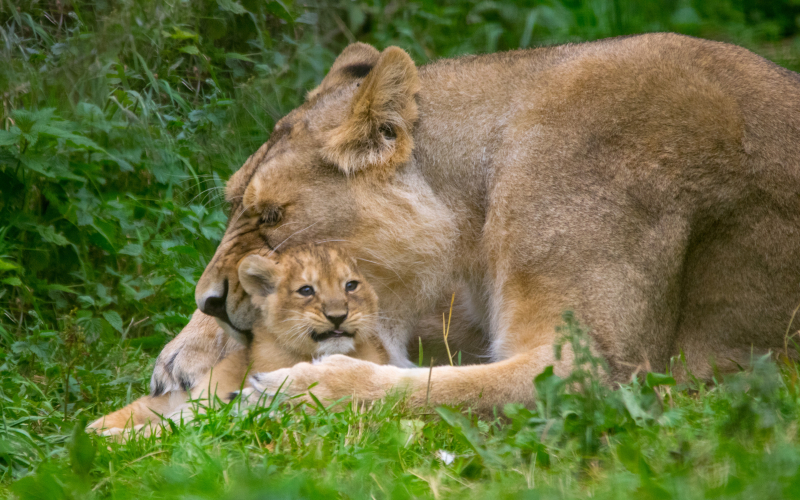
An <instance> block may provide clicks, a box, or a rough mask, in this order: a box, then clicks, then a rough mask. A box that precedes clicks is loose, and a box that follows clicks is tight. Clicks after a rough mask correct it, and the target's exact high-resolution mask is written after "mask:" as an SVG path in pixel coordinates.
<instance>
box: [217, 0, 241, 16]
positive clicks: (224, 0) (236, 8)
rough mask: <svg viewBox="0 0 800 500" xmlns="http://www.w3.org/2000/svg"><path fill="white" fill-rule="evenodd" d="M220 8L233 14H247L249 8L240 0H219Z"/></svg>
mask: <svg viewBox="0 0 800 500" xmlns="http://www.w3.org/2000/svg"><path fill="white" fill-rule="evenodd" d="M217 5H219V8H220V9H222V10H224V11H226V12H230V13H232V14H237V15H238V14H246V13H247V10H246V9H245V8H244V7H242V5H241V4H240V3H239V2H234V1H233V0H217Z"/></svg>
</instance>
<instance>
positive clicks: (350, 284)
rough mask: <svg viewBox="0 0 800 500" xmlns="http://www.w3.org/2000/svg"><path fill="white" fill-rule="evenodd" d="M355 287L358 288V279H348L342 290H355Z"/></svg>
mask: <svg viewBox="0 0 800 500" xmlns="http://www.w3.org/2000/svg"><path fill="white" fill-rule="evenodd" d="M356 288H358V281H348V282H347V284H345V285H344V290H345V291H346V292H355V291H356Z"/></svg>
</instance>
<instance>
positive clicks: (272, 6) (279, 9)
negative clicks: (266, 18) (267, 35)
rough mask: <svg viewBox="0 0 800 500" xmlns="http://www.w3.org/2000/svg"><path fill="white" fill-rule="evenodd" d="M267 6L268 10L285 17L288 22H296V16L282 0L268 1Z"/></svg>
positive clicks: (281, 17)
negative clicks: (293, 15)
mask: <svg viewBox="0 0 800 500" xmlns="http://www.w3.org/2000/svg"><path fill="white" fill-rule="evenodd" d="M266 8H267V12H269V13H270V14H272V15H273V16H275V17H277V18H280V19H283V20H284V21H286V22H287V23H293V22H294V18H293V17H292V15H291V14H289V9H287V8H286V6H285V5H283V2H281V1H280V0H272V1H271V2H269V3H267V6H266Z"/></svg>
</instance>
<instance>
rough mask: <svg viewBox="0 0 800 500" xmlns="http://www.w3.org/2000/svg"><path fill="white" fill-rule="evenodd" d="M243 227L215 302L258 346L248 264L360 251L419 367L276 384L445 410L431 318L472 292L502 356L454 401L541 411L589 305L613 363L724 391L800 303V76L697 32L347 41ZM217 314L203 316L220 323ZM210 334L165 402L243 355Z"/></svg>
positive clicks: (235, 186)
mask: <svg viewBox="0 0 800 500" xmlns="http://www.w3.org/2000/svg"><path fill="white" fill-rule="evenodd" d="M226 194H227V199H228V201H229V203H230V209H231V211H230V214H231V217H230V223H229V226H228V229H227V231H226V233H225V235H224V237H223V240H222V242H221V243H220V245H219V247H218V249H217V252H216V254H215V256H214V258H213V260H212V261H211V262H210V263H209V265H208V266H207V268H206V270H205V272H204V274H203V276H202V278H201V280H200V281H199V283H198V285H197V290H196V300H197V305H198V308H199V309H200V310H201V311H202V312H203V313H205V314H207V315H210V316H213V317H215V318H216V320H217V323H218V324H219V325H220V326H221V328H222V329H224V330H225V331H226V332H228V333H229V334H230V335H235V336H239V337H247V336H249V335H250V333H249V332H250V331H251V329H252V327H253V324H254V320H255V318H256V308H254V307H253V306H252V305H251V302H250V301H249V300H248V299H247V290H246V288H245V287H243V286H242V284H241V282H240V280H239V277H238V274H237V263H238V262H239V261H240V260H241V259H242V258H243V257H244V256H246V255H249V254H251V253H253V252H258V251H259V250H260V249H261V248H264V247H269V248H279V247H280V246H281V245H282V244H284V242H287V241H288V242H290V243H298V242H307V241H326V240H330V239H334V240H344V241H346V242H347V243H348V244H349V246H350V247H351V248H352V249H353V251H354V252H355V255H356V256H357V258H359V259H360V264H361V265H362V269H363V272H364V274H365V275H366V277H367V279H368V280H369V281H370V282H372V283H375V284H376V291H377V293H378V295H379V297H380V303H381V317H380V320H379V322H380V324H379V334H380V336H381V338H382V340H383V342H385V344H386V346H387V349H388V356H389V360H390V361H391V363H392V364H393V365H396V366H378V365H376V364H373V363H369V362H366V361H354V360H350V359H343V358H339V357H330V358H328V359H327V360H326V361H324V362H322V363H319V364H315V365H307V364H301V365H297V366H295V367H292V368H285V369H281V370H277V371H275V372H272V373H269V374H266V375H263V376H261V377H259V381H260V382H259V384H260V387H261V388H263V389H264V390H266V391H268V392H271V391H274V390H275V389H276V388H277V386H278V385H279V384H280V383H281V382H282V381H283V380H284V379H285V378H286V377H287V376H288V377H289V379H291V380H293V381H294V384H293V385H292V388H291V391H292V392H295V393H302V392H303V391H304V390H305V387H306V386H307V385H308V384H310V383H312V382H319V385H318V386H316V389H315V394H317V395H319V394H322V393H324V394H326V395H327V396H328V397H333V398H336V397H340V396H344V395H350V394H355V395H356V396H358V397H359V398H366V399H372V398H380V397H381V396H382V395H383V394H384V393H385V391H386V390H387V388H389V387H393V386H401V387H405V388H407V390H408V391H409V392H410V395H411V399H412V401H415V402H421V401H424V399H425V396H426V389H427V388H428V371H427V370H421V369H413V368H401V367H404V366H408V360H407V355H406V345H407V344H408V342H409V340H410V338H409V337H410V336H411V335H412V333H411V332H413V331H414V329H415V326H416V325H417V323H418V322H419V321H420V318H421V317H423V316H425V315H426V314H428V313H429V312H430V309H431V307H432V305H433V304H436V303H438V302H440V301H441V299H442V297H448V298H449V296H450V294H451V293H452V291H453V290H455V289H456V288H458V289H460V290H463V293H461V294H460V296H459V302H460V303H461V304H462V306H464V308H465V309H467V310H469V311H470V318H471V321H472V325H471V326H472V327H473V328H471V329H469V331H476V332H479V333H478V335H484V336H485V337H486V338H487V339H488V341H489V343H490V356H491V361H493V362H492V363H488V364H484V365H476V366H464V367H458V366H456V367H451V366H442V367H437V368H434V369H433V372H432V374H431V378H430V380H431V384H430V394H429V396H430V401H431V402H432V403H467V404H469V405H472V406H473V407H476V408H479V409H490V408H492V407H493V406H495V405H502V404H504V403H508V402H512V401H518V402H523V403H531V402H532V401H533V398H534V395H533V390H532V379H533V378H534V376H535V375H536V374H537V373H539V372H540V371H541V370H542V369H543V368H544V367H546V366H547V365H551V364H554V365H555V369H556V373H564V372H565V371H566V370H568V369H569V367H570V364H571V355H570V352H569V351H566V352H564V356H563V358H562V359H560V360H556V359H555V357H554V350H553V347H552V344H553V342H554V339H555V335H556V334H555V328H556V326H557V325H559V323H560V322H561V317H562V313H563V311H565V310H567V309H572V310H574V311H575V313H576V314H577V316H578V318H579V319H580V321H581V322H582V323H583V324H584V325H587V326H588V327H589V328H590V335H591V338H592V339H593V342H594V348H595V349H596V351H597V352H598V353H599V354H601V355H603V356H604V357H605V358H606V359H607V361H608V366H609V370H608V373H607V377H608V380H609V381H615V380H620V379H625V378H627V377H629V376H630V374H631V373H632V372H633V371H634V370H636V369H637V367H644V368H648V367H652V368H653V369H657V370H664V369H665V368H666V367H667V365H668V363H669V361H670V359H671V357H672V356H675V355H677V354H679V353H683V354H684V355H685V360H686V368H688V369H689V370H691V371H692V372H693V373H694V374H695V375H697V376H699V377H709V376H711V374H712V367H714V366H715V367H716V368H718V369H719V370H722V371H725V370H731V369H735V367H736V366H738V365H739V364H744V363H746V362H747V361H748V360H749V359H750V356H751V355H752V353H760V352H765V351H767V350H769V349H775V348H782V347H783V336H784V332H785V331H786V328H787V325H788V324H789V321H790V317H791V314H792V311H793V309H794V307H795V306H796V305H797V303H798V301H800V77H799V76H798V74H796V73H793V72H791V71H788V70H785V69H783V68H780V67H778V66H776V65H775V64H773V63H771V62H769V61H767V60H765V59H763V58H761V57H759V56H757V55H755V54H753V53H751V52H749V51H747V50H745V49H743V48H740V47H736V46H733V45H728V44H725V43H718V42H711V41H705V40H699V39H695V38H690V37H686V36H680V35H674V34H647V35H641V36H633V37H626V38H616V39H609V40H601V41H597V42H591V43H584V44H574V45H573V44H570V45H564V46H558V47H548V48H539V49H533V50H524V51H515V52H509V53H503V54H492V55H485V56H469V57H461V58H458V59H446V60H440V61H436V62H433V63H431V64H428V65H425V66H422V67H419V68H418V67H416V66H415V64H414V62H413V61H412V60H411V58H410V57H409V56H408V55H407V54H406V53H405V52H404V51H403V50H401V49H399V48H397V47H389V48H387V49H385V50H383V51H382V52H379V51H378V50H376V49H374V48H372V47H371V46H368V45H364V44H361V43H357V44H353V45H350V46H349V47H347V48H346V49H345V50H344V51H343V52H342V54H341V55H340V56H339V58H338V59H337V60H336V61H335V63H334V64H333V67H332V68H331V70H330V72H329V73H328V75H327V76H326V77H325V78H324V80H323V81H322V83H321V84H320V86H319V87H317V88H316V89H314V90H312V91H311V92H309V93H308V96H307V98H306V101H305V103H304V104H303V105H301V106H300V107H299V108H297V109H296V110H294V111H292V112H291V113H289V114H288V115H287V116H286V117H284V118H283V119H281V120H280V121H279V122H278V123H277V124H276V126H275V129H274V131H273V133H272V135H271V137H270V138H269V141H268V142H267V143H266V144H265V145H264V146H262V147H261V148H260V149H259V150H258V151H257V152H256V153H255V154H254V155H253V156H251V157H250V159H248V161H247V162H246V163H245V165H244V166H243V167H242V168H241V169H240V170H239V171H238V172H237V173H236V174H234V175H233V176H232V177H231V179H230V181H229V182H228V186H227V193H226ZM199 314H200V313H198V315H199ZM221 332H222V330H220V329H219V328H217V327H216V326H214V325H213V324H210V323H202V322H201V321H199V320H198V321H197V322H193V323H192V324H190V325H189V326H187V328H186V329H185V330H184V331H183V333H181V335H180V336H178V337H177V338H176V339H175V340H173V341H172V342H171V343H170V344H169V345H168V346H167V347H166V348H165V349H164V351H163V352H162V354H161V356H160V358H159V361H158V364H157V368H156V370H155V373H154V375H153V381H152V388H153V392H154V393H155V394H159V393H161V392H163V391H165V390H171V389H174V388H177V387H179V386H180V384H181V381H183V382H184V383H188V384H194V383H196V381H198V380H199V379H200V374H201V373H203V372H204V371H205V370H207V369H208V367H209V366H210V365H211V364H213V360H215V359H216V358H217V356H218V355H219V353H220V351H221V350H224V348H225V347H224V342H223V341H222V340H221V339H224V338H225V337H224V335H223V334H222V333H221Z"/></svg>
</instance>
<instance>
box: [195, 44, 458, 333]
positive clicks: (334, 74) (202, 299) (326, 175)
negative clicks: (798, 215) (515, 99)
mask: <svg viewBox="0 0 800 500" xmlns="http://www.w3.org/2000/svg"><path fill="white" fill-rule="evenodd" d="M419 87H420V86H419V78H418V73H417V68H416V66H415V65H414V62H413V61H412V60H411V58H410V57H409V56H408V54H406V53H405V52H404V51H403V50H401V49H399V48H397V47H389V48H387V49H386V50H384V51H383V52H379V51H377V50H376V49H374V48H373V47H371V46H369V45H365V44H360V43H357V44H353V45H350V46H349V47H347V48H346V49H345V50H344V52H343V53H342V54H341V55H340V56H339V58H338V59H337V60H336V62H335V63H334V65H333V67H332V68H331V70H330V72H329V73H328V75H327V76H326V77H325V79H324V80H323V81H322V83H321V84H320V86H319V87H318V88H316V89H314V90H313V91H311V92H309V94H308V96H307V99H306V101H305V103H304V104H303V105H302V106H300V107H299V108H297V109H295V110H294V111H292V112H291V113H289V114H288V115H287V116H286V117H284V118H283V119H281V120H280V121H279V122H278V123H277V124H276V126H275V130H274V131H273V133H272V135H271V137H270V139H269V142H267V143H266V144H265V145H264V146H262V147H261V148H260V149H259V150H258V152H256V153H255V154H254V155H253V156H251V157H250V158H249V159H248V161H247V162H246V163H245V165H244V166H243V167H242V168H241V169H240V170H239V171H238V172H237V173H236V174H234V175H233V176H232V177H231V179H230V181H229V182H228V186H227V190H226V198H227V200H228V202H229V204H230V219H229V223H228V228H227V231H226V233H225V235H224V237H223V239H222V242H221V243H220V245H219V247H218V249H217V252H216V254H215V255H214V257H213V259H212V261H211V262H210V263H209V264H208V266H207V267H206V270H205V272H204V273H203V276H202V277H201V279H200V281H199V282H198V285H197V289H196V296H195V298H196V301H197V305H198V307H199V308H200V309H201V310H202V311H203V312H205V313H206V314H209V315H211V316H215V317H216V318H217V319H218V322H219V323H220V325H221V326H222V327H223V328H224V329H226V331H228V333H230V334H232V335H234V336H237V337H240V338H241V336H247V335H249V334H250V330H251V328H252V324H253V320H254V317H255V314H256V312H255V310H254V309H253V307H252V306H251V305H250V300H249V298H248V296H247V293H248V290H247V288H246V287H243V286H242V285H241V284H240V281H239V277H240V275H239V273H238V272H237V269H238V264H239V262H240V261H241V260H242V259H244V258H245V257H246V256H248V255H250V254H253V253H256V252H259V251H261V250H266V249H272V250H277V251H280V249H281V247H282V246H283V245H284V244H286V245H297V244H301V243H305V242H325V241H330V240H337V241H343V242H345V243H346V244H349V245H350V247H351V248H352V249H354V250H355V255H356V257H357V258H359V259H362V260H365V261H367V262H368V264H367V265H364V266H363V267H362V269H363V271H364V272H365V274H366V275H367V277H368V278H370V279H371V281H372V278H375V282H376V283H377V284H379V285H380V287H379V288H378V293H379V295H381V301H382V305H383V304H384V299H383V297H384V295H392V296H396V297H400V296H402V290H400V289H398V286H400V287H406V286H409V287H413V286H414V281H415V277H414V275H413V273H412V274H408V273H410V272H411V270H412V269H413V268H414V266H413V265H412V264H413V263H416V264H419V263H420V262H422V261H423V260H424V259H430V258H431V256H432V255H433V254H434V253H435V252H434V250H432V249H431V245H433V246H437V245H438V246H441V245H443V244H444V243H443V242H446V241H447V238H444V237H438V235H439V234H441V233H444V232H446V231H452V228H451V227H450V226H448V225H447V223H445V222H442V220H441V218H440V216H439V214H438V213H439V212H440V210H439V209H440V207H439V205H440V202H439V201H438V200H437V199H436V197H435V196H433V194H432V193H431V192H430V188H428V186H427V184H426V183H425V181H424V180H423V179H422V178H421V176H420V175H419V174H418V172H417V171H416V170H415V168H414V166H413V165H414V160H413V158H412V156H413V155H412V151H413V149H414V139H413V137H412V132H413V129H414V124H415V122H416V121H417V118H418V111H417V102H416V94H417V92H418V90H419ZM426 241H432V242H433V243H426ZM437 248H438V247H437ZM398 259H405V261H404V262H407V264H401V263H398V262H399V261H398ZM360 264H361V263H360ZM398 283H402V285H398ZM417 288H418V289H417V290H416V291H415V292H414V293H416V294H420V292H421V290H419V288H420V287H417ZM298 300H299V299H298Z"/></svg>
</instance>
